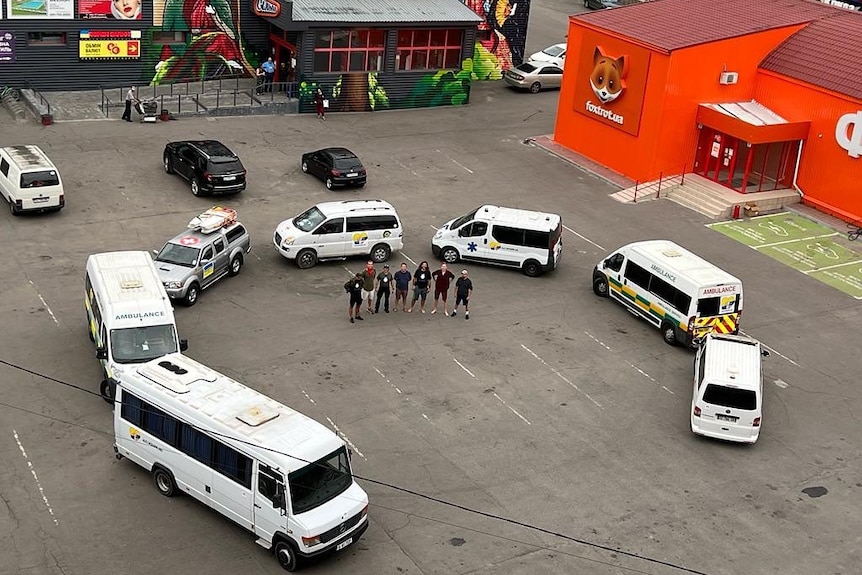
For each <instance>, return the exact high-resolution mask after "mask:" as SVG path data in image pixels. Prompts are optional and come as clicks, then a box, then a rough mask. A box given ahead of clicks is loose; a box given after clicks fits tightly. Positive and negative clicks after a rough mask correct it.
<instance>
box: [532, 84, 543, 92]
mask: <svg viewBox="0 0 862 575" xmlns="http://www.w3.org/2000/svg"><path fill="white" fill-rule="evenodd" d="M541 89H542V85H541V84H539V83H538V82H533V83H532V84H530V91H531V92H532V93H534V94H538V93H539V90H541Z"/></svg>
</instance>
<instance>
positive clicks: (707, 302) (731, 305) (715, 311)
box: [697, 295, 739, 317]
mask: <svg viewBox="0 0 862 575" xmlns="http://www.w3.org/2000/svg"><path fill="white" fill-rule="evenodd" d="M738 311H739V296H737V295H729V296H717V297H707V298H703V299H699V300H697V312H698V313H699V314H700V315H701V317H711V316H715V315H723V314H726V313H736V312H738Z"/></svg>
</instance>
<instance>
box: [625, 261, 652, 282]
mask: <svg viewBox="0 0 862 575" xmlns="http://www.w3.org/2000/svg"><path fill="white" fill-rule="evenodd" d="M625 277H626V279H627V280H629V281H630V282H632V283H634V284H637V285H639V286H641V287H642V288H644V289H649V279H650V273H649V272H648V271H646V270H645V269H643V268H642V267H640V266H639V265H637V264H636V263H634V262H633V261H631V260H629V262H628V263H627V264H626V273H625Z"/></svg>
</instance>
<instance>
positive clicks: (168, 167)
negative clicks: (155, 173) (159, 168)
mask: <svg viewBox="0 0 862 575" xmlns="http://www.w3.org/2000/svg"><path fill="white" fill-rule="evenodd" d="M164 162H165V173H166V174H173V173H174V166H173V164H171V158H170V156H168V155H167V154H165V157H164Z"/></svg>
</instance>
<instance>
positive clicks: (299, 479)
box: [287, 447, 353, 515]
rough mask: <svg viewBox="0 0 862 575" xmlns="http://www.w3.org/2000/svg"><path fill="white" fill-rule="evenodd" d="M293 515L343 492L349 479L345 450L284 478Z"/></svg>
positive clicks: (333, 453)
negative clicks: (288, 487)
mask: <svg viewBox="0 0 862 575" xmlns="http://www.w3.org/2000/svg"><path fill="white" fill-rule="evenodd" d="M287 482H288V483H289V484H290V499H291V502H292V507H293V513H294V514H296V515H299V514H300V513H305V512H306V511H310V510H312V509H314V508H315V507H318V506H320V505H323V504H324V503H326V502H327V501H330V500H332V499H334V498H335V497H337V496H338V495H339V494H341V493H344V492H345V491H347V488H348V487H350V484H351V483H353V478H352V476H351V475H350V463H349V460H348V458H347V449H345V448H344V447H341V448H340V449H338V450H337V451H333V452H332V453H330V454H329V455H327V456H326V457H324V458H323V459H320V460H318V461H315V462H314V463H311V464H309V465H306V466H305V467H303V468H302V469H299V470H297V471H294V472H293V473H291V474H290V475H288V476H287Z"/></svg>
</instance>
